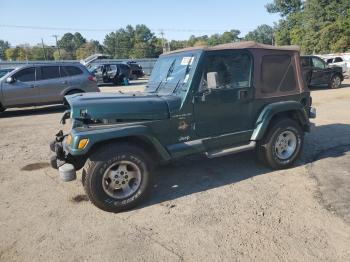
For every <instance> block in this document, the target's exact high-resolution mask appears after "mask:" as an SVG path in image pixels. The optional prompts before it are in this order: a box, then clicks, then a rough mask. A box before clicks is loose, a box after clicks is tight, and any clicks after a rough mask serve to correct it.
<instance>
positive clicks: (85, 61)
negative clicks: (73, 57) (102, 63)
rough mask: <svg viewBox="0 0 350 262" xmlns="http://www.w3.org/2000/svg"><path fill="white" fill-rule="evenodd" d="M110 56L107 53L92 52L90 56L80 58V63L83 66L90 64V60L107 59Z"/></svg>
mask: <svg viewBox="0 0 350 262" xmlns="http://www.w3.org/2000/svg"><path fill="white" fill-rule="evenodd" d="M109 58H111V56H109V55H104V54H93V55H91V56H88V57H87V58H85V59H82V60H80V63H81V64H83V65H84V66H86V67H87V66H88V65H90V64H91V63H92V62H94V61H96V60H100V59H109Z"/></svg>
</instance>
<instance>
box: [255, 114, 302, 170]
mask: <svg viewBox="0 0 350 262" xmlns="http://www.w3.org/2000/svg"><path fill="white" fill-rule="evenodd" d="M285 134H290V135H291V137H292V138H295V142H294V143H293V144H294V145H295V149H294V150H293V149H289V152H287V151H286V152H287V153H288V154H286V156H288V157H286V158H281V157H280V154H281V153H280V152H278V149H276V146H277V147H278V148H280V147H279V146H281V144H282V147H283V143H284V145H285V146H286V147H288V148H293V146H289V142H290V141H283V143H282V142H280V143H278V140H277V139H278V138H281V136H282V137H283V136H284V135H285ZM293 135H294V136H295V137H293ZM285 140H287V139H285ZM303 143H304V132H303V131H302V129H301V127H300V125H299V124H298V123H297V122H296V121H294V120H292V119H289V118H287V119H282V118H279V119H277V120H276V121H274V122H273V123H272V125H271V126H270V127H269V130H268V131H267V134H266V135H265V137H264V138H263V139H262V140H261V141H260V142H259V143H258V146H257V156H258V160H260V162H262V163H263V164H265V165H267V166H269V167H271V168H273V169H284V168H288V167H290V166H291V165H293V164H294V162H295V161H296V159H297V158H298V156H299V154H300V152H301V149H302V146H303ZM282 152H283V151H282ZM289 154H290V156H289Z"/></svg>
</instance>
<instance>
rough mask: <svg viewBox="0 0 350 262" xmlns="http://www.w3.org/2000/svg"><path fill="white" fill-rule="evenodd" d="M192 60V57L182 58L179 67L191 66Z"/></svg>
mask: <svg viewBox="0 0 350 262" xmlns="http://www.w3.org/2000/svg"><path fill="white" fill-rule="evenodd" d="M193 60H194V57H193V56H184V57H183V58H182V60H181V65H186V66H187V65H192V63H193Z"/></svg>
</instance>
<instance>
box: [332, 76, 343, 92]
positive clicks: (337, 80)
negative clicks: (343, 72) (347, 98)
mask: <svg viewBox="0 0 350 262" xmlns="http://www.w3.org/2000/svg"><path fill="white" fill-rule="evenodd" d="M340 85H341V78H340V76H339V75H335V76H333V77H332V79H331V82H330V83H329V87H330V88H332V89H337V88H339V87H340Z"/></svg>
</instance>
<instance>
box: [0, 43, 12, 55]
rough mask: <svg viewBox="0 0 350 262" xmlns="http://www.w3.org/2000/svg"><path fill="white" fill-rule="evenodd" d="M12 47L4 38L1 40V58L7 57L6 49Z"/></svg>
mask: <svg viewBox="0 0 350 262" xmlns="http://www.w3.org/2000/svg"><path fill="white" fill-rule="evenodd" d="M9 48H10V43H9V42H7V41H4V40H0V59H5V58H6V56H5V51H6V50H7V49H9Z"/></svg>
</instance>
